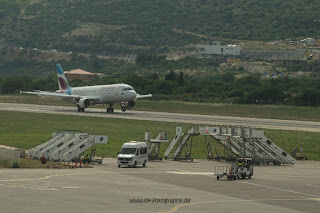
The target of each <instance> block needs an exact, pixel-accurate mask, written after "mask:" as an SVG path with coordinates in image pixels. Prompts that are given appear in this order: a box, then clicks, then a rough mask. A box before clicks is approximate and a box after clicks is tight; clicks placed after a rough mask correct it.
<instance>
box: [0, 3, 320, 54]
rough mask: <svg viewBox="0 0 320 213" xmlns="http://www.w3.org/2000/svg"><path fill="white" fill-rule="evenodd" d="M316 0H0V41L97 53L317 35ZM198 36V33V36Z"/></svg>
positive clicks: (319, 31)
mask: <svg viewBox="0 0 320 213" xmlns="http://www.w3.org/2000/svg"><path fill="white" fill-rule="evenodd" d="M319 11H320V2H319V1H316V0H291V1H282V0H177V1H171V0H152V1H150V0H139V1H137V0H117V1H111V0H94V1H92V0H72V1H71V0H70V1H65V0H54V1H52V0H38V1H33V0H1V7H0V29H1V31H0V44H1V43H2V44H9V45H13V46H22V47H25V48H39V49H51V48H54V49H57V50H59V51H74V52H82V53H95V54H100V55H116V54H134V53H135V52H137V51H138V50H147V51H150V52H153V51H157V52H158V53H164V52H167V51H170V50H175V49H176V48H181V47H184V46H185V45H187V44H195V43H199V42H201V41H206V40H207V39H208V38H220V39H238V40H239V39H240V40H259V41H271V40H279V39H294V38H297V37H304V36H318V35H320V19H319ZM199 35H202V36H199Z"/></svg>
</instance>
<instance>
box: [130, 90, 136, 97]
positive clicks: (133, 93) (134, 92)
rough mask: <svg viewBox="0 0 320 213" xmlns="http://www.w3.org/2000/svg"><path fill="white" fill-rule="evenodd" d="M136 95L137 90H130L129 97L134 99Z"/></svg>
mask: <svg viewBox="0 0 320 213" xmlns="http://www.w3.org/2000/svg"><path fill="white" fill-rule="evenodd" d="M136 97H137V92H136V91H135V90H132V91H130V98H132V99H135V98H136Z"/></svg>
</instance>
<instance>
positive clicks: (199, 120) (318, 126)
mask: <svg viewBox="0 0 320 213" xmlns="http://www.w3.org/2000/svg"><path fill="white" fill-rule="evenodd" d="M0 110H3V111H18V112H31V113H48V114H61V115H76V116H91V117H102V118H121V119H134V120H149V121H165V122H175V123H190V124H204V125H234V126H239V125H241V126H251V127H255V128H266V129H281V130H297V131H310V132H320V122H311V121H297V120H279V119H264V118H245V117H230V116H215V115H197V114H182V113H166V112H149V111H136V110H127V111H126V112H121V111H119V110H115V112H114V113H113V114H109V113H106V111H105V109H99V108H87V109H86V111H85V112H84V113H79V112H77V108H76V107H66V106H48V105H33V104H14V103H0Z"/></svg>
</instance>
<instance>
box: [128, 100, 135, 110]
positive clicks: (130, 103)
mask: <svg viewBox="0 0 320 213" xmlns="http://www.w3.org/2000/svg"><path fill="white" fill-rule="evenodd" d="M135 105H136V102H134V101H129V102H126V108H127V109H130V108H133V107H134V106H135Z"/></svg>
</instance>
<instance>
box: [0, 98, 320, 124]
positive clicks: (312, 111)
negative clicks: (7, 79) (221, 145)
mask: <svg viewBox="0 0 320 213" xmlns="http://www.w3.org/2000/svg"><path fill="white" fill-rule="evenodd" d="M0 102H6V103H25V104H46V105H62V106H74V105H72V104H70V103H68V102H65V101H63V100H57V99H55V98H46V97H38V96H31V95H1V96H0ZM74 107H75V106H74ZM93 107H99V108H101V107H103V108H106V107H107V105H105V106H93ZM114 107H115V108H117V109H120V106H119V105H118V104H115V105H114ZM134 110H143V111H159V112H178V113H191V114H203V115H224V116H238V117H251V118H272V119H284V120H304V121H320V107H296V106H285V105H280V106H275V105H240V104H213V103H194V102H193V103H189V102H178V101H152V100H146V99H145V100H138V101H137V102H136V106H135V108H134Z"/></svg>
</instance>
